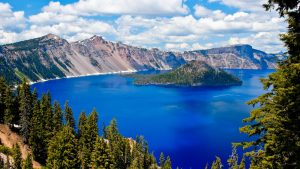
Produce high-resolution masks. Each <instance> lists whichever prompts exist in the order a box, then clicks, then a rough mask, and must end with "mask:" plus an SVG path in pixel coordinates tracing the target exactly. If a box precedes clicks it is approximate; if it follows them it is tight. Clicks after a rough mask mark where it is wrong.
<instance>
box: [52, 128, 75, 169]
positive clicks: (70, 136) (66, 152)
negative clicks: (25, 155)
mask: <svg viewBox="0 0 300 169" xmlns="http://www.w3.org/2000/svg"><path fill="white" fill-rule="evenodd" d="M47 168H49V169H69V168H79V158H78V140H77V139H76V136H75V135H74V130H73V128H71V127H70V126H65V127H63V129H62V130H61V131H60V132H58V133H56V135H55V136H54V137H53V138H52V139H51V141H50V142H49V146H48V158H47Z"/></svg>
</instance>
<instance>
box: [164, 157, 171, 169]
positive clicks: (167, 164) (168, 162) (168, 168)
mask: <svg viewBox="0 0 300 169" xmlns="http://www.w3.org/2000/svg"><path fill="white" fill-rule="evenodd" d="M162 169H172V164H171V158H170V157H169V156H168V157H167V160H166V161H165V162H164V166H163V168H162Z"/></svg>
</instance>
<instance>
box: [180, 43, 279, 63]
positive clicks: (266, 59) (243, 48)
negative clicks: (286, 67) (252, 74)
mask: <svg viewBox="0 0 300 169" xmlns="http://www.w3.org/2000/svg"><path fill="white" fill-rule="evenodd" d="M183 57H184V58H185V60H202V61H205V62H206V63H208V64H210V65H212V66H215V67H219V68H231V69H274V68H275V66H276V62H277V61H278V57H277V56H276V55H274V54H267V53H265V52H263V51H259V50H256V49H253V48H252V46H250V45H235V46H230V47H221V48H213V49H208V50H197V51H189V52H184V54H183Z"/></svg>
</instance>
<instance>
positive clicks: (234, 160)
mask: <svg viewBox="0 0 300 169" xmlns="http://www.w3.org/2000/svg"><path fill="white" fill-rule="evenodd" d="M238 160H239V156H238V154H237V152H236V146H233V147H232V154H231V155H230V157H229V159H228V160H227V163H228V165H229V168H230V169H239V165H238Z"/></svg>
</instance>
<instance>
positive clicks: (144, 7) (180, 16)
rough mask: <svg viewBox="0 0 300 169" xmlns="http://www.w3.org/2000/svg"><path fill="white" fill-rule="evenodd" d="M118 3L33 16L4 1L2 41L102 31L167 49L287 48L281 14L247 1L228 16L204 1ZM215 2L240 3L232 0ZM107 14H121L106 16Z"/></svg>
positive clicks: (53, 8)
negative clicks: (240, 45) (281, 35)
mask: <svg viewBox="0 0 300 169" xmlns="http://www.w3.org/2000/svg"><path fill="white" fill-rule="evenodd" d="M102 1H103V2H102ZM115 1H116V2H118V1H120V0H114V1H112V0H97V2H96V1H95V0H79V1H78V2H76V3H71V4H66V5H62V4H60V3H59V2H50V3H49V4H48V5H47V6H45V7H43V8H42V10H41V12H40V13H37V14H35V15H31V16H28V17H27V18H25V16H24V12H23V11H13V8H12V7H11V6H10V5H9V4H7V3H6V4H5V3H0V11H1V12H0V16H1V18H4V19H2V20H0V33H1V34H0V43H2V44H3V43H10V42H15V41H19V40H24V39H30V38H35V37H39V36H42V35H45V34H47V33H54V34H57V35H59V36H61V37H63V38H66V39H67V40H69V41H76V40H82V39H85V38H89V37H91V36H93V35H95V34H96V35H101V36H104V37H109V38H107V39H108V40H113V41H122V42H123V43H127V44H131V45H135V46H143V47H158V48H161V49H165V50H173V49H174V50H182V51H183V50H197V49H206V48H211V47H218V46H226V45H230V44H237V43H248V44H250V45H253V46H255V47H257V48H258V49H265V50H267V51H270V52H272V51H274V48H278V49H279V50H282V49H283V45H282V44H281V43H280V40H279V38H278V33H282V32H284V31H285V30H286V24H284V20H283V19H280V18H279V17H278V15H277V14H276V13H270V12H268V13H266V12H263V11H259V12H254V8H253V9H251V10H244V9H243V7H239V6H242V5H241V4H240V5H238V4H235V6H234V7H237V8H239V9H240V10H238V11H237V12H234V13H231V14H227V13H225V12H224V11H221V10H211V9H209V8H207V7H204V6H203V5H201V4H196V5H195V6H194V7H192V8H191V9H193V12H189V9H188V7H187V6H186V5H185V1H181V0H170V1H160V0H151V1H150V0H140V1H139V3H134V2H135V1H134V0H123V1H122V2H127V5H122V3H121V4H117V3H115ZM210 1H211V2H212V1H213V0H210ZM214 1H215V2H219V3H223V4H225V3H226V4H227V5H231V6H233V5H234V4H231V2H232V1H230V0H214ZM246 1H248V0H245V2H244V1H243V3H246ZM254 1H256V3H252V2H249V4H248V5H249V6H252V4H255V5H253V6H257V5H259V3H258V0H254ZM162 2H163V4H162ZM238 3H242V2H238ZM96 4H101V5H100V6H99V5H96ZM107 5H108V6H110V7H107ZM102 8H103V9H102ZM104 8H105V9H104ZM260 8H261V7H260ZM106 14H116V16H114V17H113V19H109V20H103V19H102V17H103V16H104V15H106ZM154 14H155V15H154ZM90 15H96V17H94V16H92V17H91V16H90ZM166 15H168V16H166ZM275 42H276V43H275ZM272 47H273V49H272Z"/></svg>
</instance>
